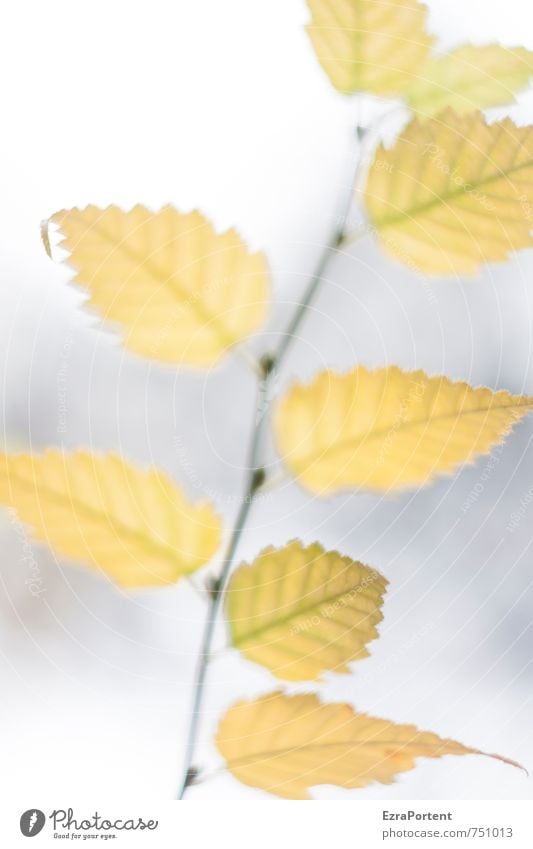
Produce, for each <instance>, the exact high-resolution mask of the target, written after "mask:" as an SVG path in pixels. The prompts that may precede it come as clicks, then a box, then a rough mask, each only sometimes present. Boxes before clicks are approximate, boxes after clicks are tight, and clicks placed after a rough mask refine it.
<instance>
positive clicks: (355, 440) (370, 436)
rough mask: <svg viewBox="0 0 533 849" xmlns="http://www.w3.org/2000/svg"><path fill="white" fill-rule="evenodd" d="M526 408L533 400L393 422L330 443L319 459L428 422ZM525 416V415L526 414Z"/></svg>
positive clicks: (322, 449) (313, 454)
mask: <svg viewBox="0 0 533 849" xmlns="http://www.w3.org/2000/svg"><path fill="white" fill-rule="evenodd" d="M524 408H526V410H527V409H533V399H531V400H530V401H528V403H525V404H517V403H516V402H515V403H513V404H509V405H506V404H501V405H499V406H497V407H496V406H490V407H478V408H477V409H476V410H469V411H468V412H465V413H455V414H446V415H440V416H427V417H426V418H423V419H417V420H415V421H411V422H408V423H407V424H402V425H400V427H397V428H395V427H394V425H393V423H392V422H391V423H390V424H389V425H388V426H387V427H383V428H379V429H378V430H368V431H365V433H364V434H363V436H360V437H346V438H344V439H341V440H338V441H337V442H334V443H333V444H330V443H328V444H327V445H325V446H324V447H323V448H320V449H319V450H320V451H321V453H320V458H319V459H320V460H322V459H323V458H324V457H325V456H331V455H332V454H335V453H336V452H338V451H344V449H345V448H348V447H350V446H352V445H353V446H354V447H355V448H359V447H361V446H362V445H363V444H364V443H367V444H368V442H370V441H372V440H375V439H379V438H380V437H383V436H386V435H388V434H389V433H390V432H391V431H392V432H393V433H398V432H400V431H402V430H409V429H410V428H417V427H420V425H422V424H424V422H427V424H428V427H430V426H431V425H432V424H433V423H434V422H439V421H440V422H442V421H449V420H460V419H464V418H467V417H468V416H478V415H480V414H483V413H489V412H495V411H496V410H513V409H517V410H520V409H522V410H523V409H524ZM524 415H525V413H524ZM315 454H316V451H312V452H311V451H309V452H307V456H315Z"/></svg>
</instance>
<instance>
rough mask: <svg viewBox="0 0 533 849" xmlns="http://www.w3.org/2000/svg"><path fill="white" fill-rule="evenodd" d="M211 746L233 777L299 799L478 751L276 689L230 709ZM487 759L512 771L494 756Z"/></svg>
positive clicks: (312, 697)
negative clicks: (313, 790) (323, 787)
mask: <svg viewBox="0 0 533 849" xmlns="http://www.w3.org/2000/svg"><path fill="white" fill-rule="evenodd" d="M216 745H217V748H218V750H219V752H220V754H221V755H222V757H223V758H224V760H225V761H226V765H227V768H228V769H229V770H230V772H231V773H232V774H233V775H234V776H235V778H237V779H238V780H239V781H242V782H243V784H248V785H250V786H252V787H257V788H259V789H261V790H266V791H267V792H268V793H274V794H275V795H276V796H282V797H283V798H285V799H307V798H309V794H308V792H307V791H308V788H310V787H314V786H316V785H318V784H336V785H338V786H340V787H347V788H355V787H366V786H367V785H368V784H371V783H372V782H374V781H378V782H381V783H382V784H390V783H391V782H392V781H393V780H394V778H395V776H396V775H398V773H400V772H407V771H408V770H411V769H413V768H414V767H415V765H416V764H415V759H416V758H419V757H425V758H440V757H443V756H444V755H469V754H472V755H481V754H484V753H483V752H480V751H478V750H477V749H471V748H469V747H467V746H463V745H462V744H461V743H457V742H456V741H455V740H448V739H442V738H441V737H438V736H437V735H436V734H432V733H431V732H429V731H419V730H418V729H417V728H415V726H413V725H396V724H395V723H393V722H389V721H387V720H385V719H376V718H375V717H372V716H368V715H367V714H365V713H357V712H356V711H354V710H353V708H352V707H350V705H347V704H323V703H322V702H320V700H319V699H318V698H317V696H315V695H311V694H308V695H298V696H286V695H284V694H283V693H279V692H277V693H271V694H269V695H266V696H263V697H261V698H259V699H257V700H256V701H249V702H240V703H238V704H236V705H235V706H234V707H232V708H230V709H229V710H228V712H227V713H226V714H225V716H224V717H223V718H222V721H221V723H220V725H219V728H218V733H217V736H216ZM488 757H492V758H497V759H498V760H501V761H503V762H504V763H508V764H510V765H512V766H519V765H518V764H516V763H514V762H513V761H510V760H507V759H506V758H502V757H500V756H499V755H488Z"/></svg>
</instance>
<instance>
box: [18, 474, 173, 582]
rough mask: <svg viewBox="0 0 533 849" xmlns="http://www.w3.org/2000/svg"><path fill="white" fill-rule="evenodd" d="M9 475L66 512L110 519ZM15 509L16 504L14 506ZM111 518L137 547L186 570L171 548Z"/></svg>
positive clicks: (85, 506)
mask: <svg viewBox="0 0 533 849" xmlns="http://www.w3.org/2000/svg"><path fill="white" fill-rule="evenodd" d="M9 477H10V480H13V479H15V480H16V481H17V483H18V485H19V486H21V488H23V489H24V490H25V491H26V492H30V493H31V491H32V490H33V489H34V488H35V487H37V488H38V489H39V490H43V491H44V492H46V495H47V498H48V499H49V500H50V501H51V502H52V503H55V504H56V505H58V506H60V507H62V508H64V509H65V510H66V511H67V512H68V510H69V508H70V509H71V508H72V507H73V506H74V507H75V512H76V511H77V512H79V513H80V514H81V515H85V516H86V517H87V518H88V519H90V520H92V521H94V522H96V523H98V524H103V521H102V520H103V519H107V520H108V521H109V519H110V514H108V513H105V512H104V511H98V510H94V509H93V508H91V507H89V506H88V505H87V504H86V503H85V502H83V501H80V500H79V498H78V497H73V498H72V497H68V498H67V497H66V496H62V495H61V494H60V493H57V492H55V491H54V490H52V489H50V488H49V487H46V486H43V485H41V483H40V482H38V481H35V482H34V486H32V484H31V482H29V481H28V480H27V479H26V478H24V477H21V476H20V474H18V473H16V472H15V473H11V474H10V476H9ZM13 506H15V505H13ZM15 509H16V506H15ZM111 519H112V525H113V527H114V528H117V529H118V530H120V532H121V534H122V535H123V536H124V537H126V538H130V539H133V540H135V541H136V542H137V543H138V544H139V547H140V548H144V549H145V550H146V551H147V553H149V554H151V555H152V556H153V554H154V551H155V552H156V553H157V554H159V555H162V556H164V557H165V558H166V559H170V560H171V561H172V562H174V563H176V565H180V566H181V568H182V571H187V569H186V568H185V569H184V568H183V567H184V561H183V560H182V559H181V558H178V557H176V554H175V552H174V550H173V549H172V548H170V547H167V546H166V545H162V544H161V543H159V542H157V541H155V540H153V538H152V537H149V536H147V535H146V534H143V533H142V532H140V531H135V530H132V529H131V528H129V527H128V526H127V525H125V524H123V523H122V522H120V521H117V520H115V518H114V517H113V516H111ZM27 524H29V525H30V527H32V524H31V522H28V523H27ZM33 527H34V526H33ZM44 539H45V541H47V536H45V538H44ZM75 559H76V558H75Z"/></svg>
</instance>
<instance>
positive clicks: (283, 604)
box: [226, 540, 387, 681]
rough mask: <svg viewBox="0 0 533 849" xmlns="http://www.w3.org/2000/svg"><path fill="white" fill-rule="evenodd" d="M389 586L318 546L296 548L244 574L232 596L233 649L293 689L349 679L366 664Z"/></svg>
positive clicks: (263, 558)
mask: <svg viewBox="0 0 533 849" xmlns="http://www.w3.org/2000/svg"><path fill="white" fill-rule="evenodd" d="M386 585H387V581H386V580H385V578H383V577H382V576H381V575H380V574H379V572H376V571H375V570H374V569H370V568H369V567H368V566H364V565H363V564H362V563H359V561H357V560H352V559H351V558H350V557H342V556H341V555H340V554H339V553H338V552H336V551H325V550H324V549H323V548H322V546H321V545H320V543H318V542H316V543H313V545H309V546H307V547H304V546H303V545H302V543H301V542H299V541H298V540H293V541H292V542H290V543H289V544H288V545H286V546H285V547H284V548H272V547H271V548H266V549H265V550H264V551H262V552H261V554H259V556H258V557H257V558H256V559H255V560H254V562H253V563H252V564H251V565H246V564H244V565H242V566H240V567H239V568H238V569H237V570H236V571H235V573H234V574H233V576H232V578H231V581H230V583H229V586H228V590H227V597H226V606H227V616H228V622H229V628H230V634H231V642H232V644H233V645H234V646H235V647H236V648H238V649H240V650H241V651H242V652H243V654H244V655H245V656H246V657H247V658H249V659H250V660H253V661H255V662H256V663H261V664H262V665H263V666H266V667H267V668H268V669H270V670H272V672H273V673H274V674H275V675H277V677H278V678H282V679H285V680H288V681H305V680H312V679H316V678H319V677H320V675H321V674H322V672H324V671H326V670H331V671H332V672H337V673H344V672H349V671H350V669H349V668H348V666H347V665H346V664H347V662H348V661H353V660H360V659H361V658H363V657H367V656H368V651H367V649H366V644H367V643H368V642H369V641H370V640H373V639H375V638H376V637H377V636H378V634H377V630H376V625H378V623H379V622H380V621H381V619H382V618H383V616H382V613H381V605H382V603H383V595H384V593H385V591H386Z"/></svg>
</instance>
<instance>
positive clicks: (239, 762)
mask: <svg viewBox="0 0 533 849" xmlns="http://www.w3.org/2000/svg"><path fill="white" fill-rule="evenodd" d="M259 733H264V732H259ZM220 742H221V743H222V744H223V743H224V741H223V740H222V741H220ZM448 742H449V741H447V740H443V741H442V743H443V746H444V745H445V744H447V743H448ZM411 745H415V744H413V742H412V741H411V742H409V741H408V742H406V743H404V744H403V745H402V744H400V745H398V741H397V740H350V739H348V740H339V741H336V742H331V743H301V744H298V745H295V746H292V747H291V748H288V747H284V748H282V749H266V750H261V751H258V752H255V753H254V754H253V755H247V756H246V757H243V758H237V759H236V760H233V761H230V760H227V761H226V763H227V764H228V766H229V768H230V769H231V768H233V767H236V766H237V767H238V766H246V765H248V764H249V765H250V766H251V765H253V764H254V763H256V762H257V760H258V759H262V760H269V759H271V758H277V757H283V756H287V755H289V756H290V755H291V754H293V753H296V752H300V751H302V750H307V751H313V750H315V749H317V750H322V749H332V748H338V747H339V746H341V747H343V748H350V749H354V748H359V747H361V746H378V747H381V746H392V747H396V748H397V749H398V751H402V750H405V749H408V748H409V746H411ZM456 745H457V747H458V748H459V749H462V750H463V752H466V753H470V754H482V753H481V752H479V753H478V751H477V749H469V748H468V747H467V746H463V745H462V744H461V743H456ZM416 746H417V748H418V749H420V748H423V749H429V750H430V751H431V752H434V751H435V750H436V749H437V753H438V748H439V747H438V746H435V745H434V744H431V743H418V742H417V743H416ZM447 754H454V753H453V752H447V751H443V752H440V753H438V756H439V757H442V755H447ZM385 757H386V756H385ZM411 757H413V758H416V757H428V755H425V754H424V753H419V754H416V755H415V754H413V755H411ZM321 766H322V764H318V765H317V769H320V767H321Z"/></svg>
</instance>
